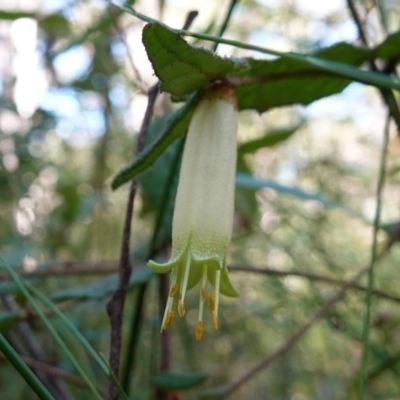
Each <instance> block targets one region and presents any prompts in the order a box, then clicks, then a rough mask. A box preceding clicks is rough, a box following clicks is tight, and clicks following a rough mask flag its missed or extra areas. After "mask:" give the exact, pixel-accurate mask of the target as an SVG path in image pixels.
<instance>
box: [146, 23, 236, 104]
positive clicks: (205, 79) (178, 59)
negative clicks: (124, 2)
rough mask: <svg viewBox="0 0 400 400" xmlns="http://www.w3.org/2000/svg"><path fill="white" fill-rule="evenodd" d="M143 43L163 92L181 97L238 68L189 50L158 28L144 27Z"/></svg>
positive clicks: (206, 53) (211, 55)
mask: <svg viewBox="0 0 400 400" xmlns="http://www.w3.org/2000/svg"><path fill="white" fill-rule="evenodd" d="M143 43H144V45H145V47H146V51H147V55H148V57H149V59H150V61H151V63H152V65H153V67H154V71H155V73H156V75H157V76H158V78H159V79H160V81H161V89H162V90H163V91H166V92H169V93H172V94H174V95H175V96H185V95H187V94H190V93H192V92H194V91H195V90H197V89H199V88H202V87H204V86H206V85H207V84H208V83H209V82H212V81H215V80H217V79H221V78H224V77H225V76H226V75H227V74H229V73H232V72H233V71H234V70H235V68H238V67H239V64H237V63H234V62H233V61H232V60H229V59H227V58H221V57H218V56H216V55H215V54H214V53H212V52H211V51H209V50H206V49H203V48H201V47H195V46H190V45H188V44H187V43H186V41H185V40H184V39H182V37H181V36H179V35H177V34H175V33H174V32H172V31H171V30H169V29H166V28H164V27H163V26H162V25H159V24H147V25H146V26H145V27H144V29H143Z"/></svg>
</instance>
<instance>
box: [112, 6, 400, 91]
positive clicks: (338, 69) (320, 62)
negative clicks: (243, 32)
mask: <svg viewBox="0 0 400 400" xmlns="http://www.w3.org/2000/svg"><path fill="white" fill-rule="evenodd" d="M112 4H113V5H114V6H115V7H118V8H120V9H122V10H124V11H126V12H127V13H129V14H132V15H134V16H135V17H137V18H139V19H140V20H142V21H145V22H148V23H154V24H159V25H162V26H163V27H164V28H166V29H169V30H170V31H172V32H174V33H176V34H177V35H182V36H190V37H194V38H197V39H202V40H207V41H211V42H216V43H223V44H227V45H229V46H235V47H239V48H241V49H247V50H253V51H258V52H260V53H264V54H271V55H274V56H277V57H282V58H284V59H285V58H286V59H289V60H295V61H301V62H305V63H307V64H309V65H312V66H314V67H316V68H318V69H320V70H321V71H328V72H330V73H332V74H334V75H337V76H342V77H345V78H349V79H352V80H354V81H357V82H361V83H364V84H367V85H372V86H378V87H382V88H388V89H394V90H399V91H400V79H399V78H398V77H395V76H388V75H385V74H382V73H377V72H372V71H363V70H361V69H359V68H357V67H353V66H351V65H349V64H345V63H341V62H337V61H331V60H329V61H328V60H324V59H321V58H317V57H313V56H307V55H304V54H299V53H292V52H290V53H284V52H281V51H277V50H272V49H267V48H265V47H260V46H255V45H251V44H248V43H243V42H238V41H236V40H229V39H224V38H220V37H217V36H213V35H207V34H205V33H194V32H190V31H187V30H183V29H172V28H170V27H169V26H167V25H165V24H163V23H162V22H160V21H157V20H155V19H153V18H150V17H148V16H147V15H144V14H141V13H138V12H137V11H135V10H134V9H133V8H131V7H129V6H126V5H123V6H120V5H118V4H114V3H112Z"/></svg>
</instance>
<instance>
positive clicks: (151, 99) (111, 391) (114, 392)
mask: <svg viewBox="0 0 400 400" xmlns="http://www.w3.org/2000/svg"><path fill="white" fill-rule="evenodd" d="M157 95H158V85H155V86H153V87H152V88H151V89H150V90H149V92H148V103H147V109H146V113H145V116H144V118H143V122H142V126H141V128H140V131H139V136H138V143H137V149H136V156H137V155H138V154H140V153H141V151H142V150H143V149H144V144H145V137H146V133H147V130H148V127H149V125H150V121H151V116H152V114H153V109H154V105H155V101H156V99H157ZM137 183H138V180H137V178H134V179H133V180H132V182H131V185H130V189H129V195H128V202H127V206H126V214H125V223H124V228H123V235H122V243H121V253H120V260H119V270H118V286H117V289H116V290H115V292H114V293H113V295H112V296H111V298H110V300H109V301H108V303H107V313H108V316H109V318H110V325H111V338H110V357H109V362H110V368H111V371H112V372H113V373H114V375H115V376H116V377H118V376H119V368H120V357H121V343H122V338H121V336H122V315H123V310H124V304H125V297H126V292H127V289H128V283H129V278H130V276H131V273H132V266H131V263H130V238H131V223H132V215H133V203H134V200H135V195H136V189H137ZM107 398H108V400H118V388H117V386H116V384H115V382H114V380H113V379H112V377H109V379H108V397H107Z"/></svg>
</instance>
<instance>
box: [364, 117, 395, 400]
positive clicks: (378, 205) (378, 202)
mask: <svg viewBox="0 0 400 400" xmlns="http://www.w3.org/2000/svg"><path fill="white" fill-rule="evenodd" d="M389 124H390V111H389V112H388V117H387V121H386V126H385V132H384V136H383V144H382V151H381V160H380V165H379V177H378V184H377V188H376V211H375V218H374V228H373V233H372V246H371V258H370V264H369V268H368V290H367V295H366V310H365V316H364V322H363V332H362V342H363V353H362V358H361V371H360V377H359V382H358V383H359V384H358V399H359V400H362V399H363V398H364V391H365V374H366V370H367V365H368V354H369V341H370V339H369V336H370V323H371V308H372V292H373V288H374V278H375V275H374V272H375V271H374V270H375V264H376V259H377V252H378V232H379V226H380V220H381V209H382V192H383V187H384V184H385V173H386V159H387V150H388V143H389Z"/></svg>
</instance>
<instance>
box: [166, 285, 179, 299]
mask: <svg viewBox="0 0 400 400" xmlns="http://www.w3.org/2000/svg"><path fill="white" fill-rule="evenodd" d="M178 288H179V286H178V285H177V284H176V283H175V285H171V288H170V289H169V294H168V296H169V297H174V296H175V295H176V292H177V291H178Z"/></svg>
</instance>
